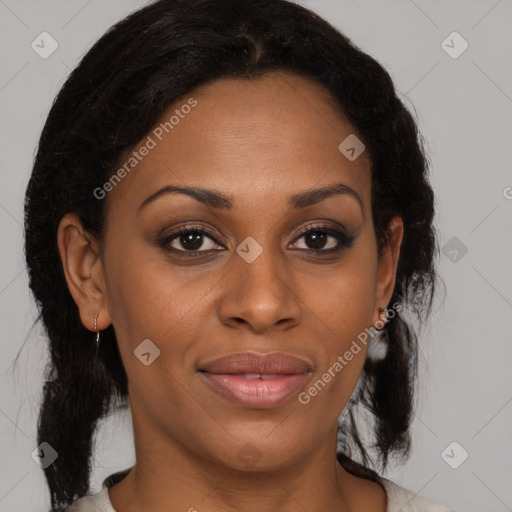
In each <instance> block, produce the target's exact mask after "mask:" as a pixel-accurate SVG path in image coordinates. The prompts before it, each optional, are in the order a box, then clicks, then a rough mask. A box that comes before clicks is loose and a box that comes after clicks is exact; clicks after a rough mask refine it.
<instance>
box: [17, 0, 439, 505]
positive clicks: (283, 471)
mask: <svg viewBox="0 0 512 512" xmlns="http://www.w3.org/2000/svg"><path fill="white" fill-rule="evenodd" d="M433 216H434V196H433V192H432V189H431V187H430V185H429V181H428V166H427V161H426V157H425V155H424V150H423V148H422V144H421V142H420V139H419V135H418V132H417V128H416V125H415V122H414V120H413V119H412V117H411V115H410V114H409V112H408V111H407V110H406V108H405V107H404V105H403V104H402V103H401V102H400V100H399V99H398V98H397V96H396V93H395V90H394V87H393V84H392V81H391V79H390V77H389V75H388V74H387V72H386V71H385V70H384V69H383V68H382V67H381V66H380V65H379V64H378V63H377V62H376V61H375V60H374V59H372V58H371V57H369V56H368V55H366V54H365V53H363V52H362V51H360V50H359V49H357V48H356V47H355V46H354V45H353V44H352V43H351V42H350V41H349V39H348V38H346V37H345V36H344V35H342V34H340V33H339V32H338V31H337V30H336V29H334V28H333V27H332V26H331V25H329V24H328V23H327V22H326V21H324V20H322V19H321V18H319V17H318V16H317V15H315V14H313V13H312V12H310V11H308V10H306V9H304V8H302V7H300V6H298V5H295V4H293V3H290V2H287V1H285V0H278V1H276V0H247V1H244V2H239V1H237V0H186V1H185V0H160V1H158V2H155V3H153V4H151V5H148V6H147V7H145V8H143V9H141V10H139V11H137V12H135V13H133V14H132V15H130V16H129V17H127V18H126V19H124V20H122V21H121V22H120V23H118V24H117V25H115V26H114V27H113V28H111V29H110V30H109V31H108V32H107V33H106V34H105V35H104V36H103V37H102V38H101V39H100V40H99V41H98V42H97V43H96V44H95V45H94V46H93V47H92V48H91V50H90V51H89V52H88V53H87V54H86V55H85V57H84V58H83V59H82V61H81V63H80V64H79V66H78V67H77V68H76V69H75V70H74V71H73V72H72V73H71V75H70V77H69V78H68V80H67V82H66V83H65V85H64V86H63V88H62V90H61V91H60V93H59V95H58V97H57V99H56V101H55V104H54V105H53V107H52V109H51V112H50V114H49V116H48V120H47V122H46V125H45V127H44V130H43V133H42V135H41V140H40V144H39V148H38V153H37V157H36V161H35V165H34V169H33V173H32V177H31V180H30V183H29V185H28V189H27V196H26V226H25V228H26V258H27V264H28V268H29V275H30V286H31V289H32V291H33V293H34V296H35V298H36V300H37V302H38V305H39V307H40V312H41V319H42V321H43V323H44V325H45V327H46V330H47V333H48V338H49V342H50V344H49V349H50V354H51V365H50V367H49V368H48V375H47V381H46V383H45V387H44V397H43V403H42V407H41V411H40V417H39V425H38V442H39V443H43V442H44V443H48V445H50V446H51V447H52V449H53V450H55V452H56V454H58V456H57V458H55V460H53V461H52V462H51V464H49V465H48V467H46V469H45V476H46V479H47V482H48V486H49V490H50V496H51V506H52V510H54V511H56V510H67V511H68V512H71V511H75V512H76V511H79V512H84V511H103V512H106V511H110V512H112V511H117V512H129V511H132V510H138V511H141V510H148V511H149V510H152V511H163V510H165V511H169V510H189V511H192V510H198V511H206V510H209V511H210V510H211V511H213V510H215V511H218V510H226V511H231V510H244V511H250V510H258V511H267V510H268V511H276V510H279V511H288V510H297V509H300V510H308V511H315V510H324V509H326V508H330V509H331V510H340V511H345V510H346V511H348V510H350V511H357V512H359V511H361V512H362V511H369V510H372V511H376V512H384V511H390V512H391V511H398V510H402V511H412V510H421V511H442V510H447V509H445V508H444V507H441V506H438V505H435V504H433V503H430V502H428V501H427V500H424V499H423V498H420V497H419V496H416V495H414V494H413V493H411V492H409V491H407V490H406V489H403V488H402V487H400V486H398V485H397V484H396V483H394V482H392V481H390V480H387V479H385V478H383V477H381V476H379V472H381V471H384V470H385V469H386V466H387V463H388V460H389V458H390V457H391V456H392V455H394V456H401V457H402V458H403V459H405V458H406V456H407V455H408V453H409V448H410V437H409V425H410V422H411V418H412V415H413V405H414V385H415V376H416V356H417V333H416V331H415V330H414V328H413V326H412V324H411V323H410V321H406V319H405V315H406V314H407V313H411V314H413V315H415V316H416V319H417V320H420V321H424V320H425V319H426V318H427V317H428V315H429V313H430V309H431V304H432V298H433V293H434V289H435V284H436V281H437V274H436V271H435V268H434V259H435V256H436V253H437V251H438V247H437V237H436V233H435V229H434V227H433V222H432V221H433ZM128 405H129V406H130V409H131V414H132V419H133V428H134V442H135V451H136V463H135V464H134V465H133V467H131V468H126V469H125V470H123V471H120V472H117V473H115V474H113V475H111V476H110V477H109V478H107V479H106V480H105V481H104V482H103V488H102V491H101V492H100V493H98V494H96V495H93V496H90V495H88V494H89V477H90V471H91V463H90V459H91V455H92V447H93V445H92V438H93V434H94V432H95V428H96V425H97V422H98V420H99V419H101V418H103V417H105V416H106V415H107V414H108V413H110V412H112V411H115V410H116V409H117V408H121V407H127V406H128ZM361 409H366V410H368V411H370V412H371V413H372V414H373V417H374V420H375V421H374V423H373V426H372V427H373V428H372V432H370V433H369V436H366V437H369V438H368V439H367V438H366V437H365V435H363V433H362V431H361V423H362V422H361V414H360V413H361V412H364V411H362V410H361ZM358 420H359V421H358ZM372 436H373V438H372Z"/></svg>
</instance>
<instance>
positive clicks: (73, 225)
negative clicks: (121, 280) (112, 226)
mask: <svg viewBox="0 0 512 512" xmlns="http://www.w3.org/2000/svg"><path fill="white" fill-rule="evenodd" d="M57 243H58V247H59V253H60V258H61V261H62V267H63V270H64V275H65V277H66V282H67V285H68V288H69V291H70V293H71V295H72V297H73V299H74V301H75V303H76V305H77V306H78V309H79V311H80V319H81V320H82V323H83V325H84V326H85V327H86V328H87V329H89V330H91V331H94V317H95V315H96V314H97V313H98V317H97V330H98V331H101V330H103V329H105V328H107V327H108V326H109V325H110V324H111V323H112V320H111V317H110V313H109V309H108V305H107V296H106V292H105V290H106V287H105V281H104V278H103V262H102V260H101V257H100V252H99V243H98V242H97V241H96V240H95V239H94V237H92V236H91V235H90V234H89V233H88V232H86V231H85V229H84V228H83V226H82V223H81V222H80V219H79V218H78V215H76V214H75V213H67V214H66V215H65V216H64V217H62V219H61V221H60V223H59V228H58V232H57Z"/></svg>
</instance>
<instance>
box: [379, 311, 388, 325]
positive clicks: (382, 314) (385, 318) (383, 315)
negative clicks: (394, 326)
mask: <svg viewBox="0 0 512 512" xmlns="http://www.w3.org/2000/svg"><path fill="white" fill-rule="evenodd" d="M379 317H380V319H381V320H382V321H383V322H384V323H386V322H387V321H388V314H387V313H386V309H385V308H381V307H379Z"/></svg>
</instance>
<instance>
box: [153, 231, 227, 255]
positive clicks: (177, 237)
mask: <svg viewBox="0 0 512 512" xmlns="http://www.w3.org/2000/svg"><path fill="white" fill-rule="evenodd" d="M159 245H160V246H161V247H162V248H164V249H166V250H169V251H177V252H183V253H185V252H189V253H195V252H208V251H211V250H218V248H219V247H220V246H219V244H217V243H216V241H215V239H214V238H213V235H212V234H211V233H210V232H208V231H206V230H205V229H204V228H202V227H201V226H195V227H194V226H185V227H182V228H180V229H178V230H177V231H175V232H174V233H171V234H170V235H168V236H166V237H164V238H162V239H161V240H160V241H159ZM205 246H206V247H205Z"/></svg>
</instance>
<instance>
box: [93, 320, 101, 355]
mask: <svg viewBox="0 0 512 512" xmlns="http://www.w3.org/2000/svg"><path fill="white" fill-rule="evenodd" d="M98 315H99V313H96V314H95V315H94V330H95V331H96V350H98V348H99V347H100V332H99V331H98V327H97V320H98Z"/></svg>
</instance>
